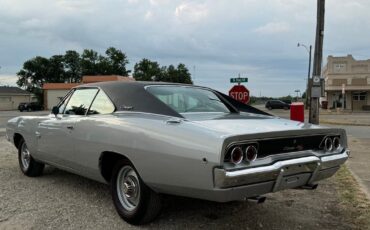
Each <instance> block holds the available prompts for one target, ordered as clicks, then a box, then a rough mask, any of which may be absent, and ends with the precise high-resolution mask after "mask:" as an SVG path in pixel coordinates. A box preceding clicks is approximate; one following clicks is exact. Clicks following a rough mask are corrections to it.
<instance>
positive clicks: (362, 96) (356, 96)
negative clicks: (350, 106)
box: [352, 92, 367, 101]
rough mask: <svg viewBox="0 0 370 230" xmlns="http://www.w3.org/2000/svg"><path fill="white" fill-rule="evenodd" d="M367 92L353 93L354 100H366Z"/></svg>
mask: <svg viewBox="0 0 370 230" xmlns="http://www.w3.org/2000/svg"><path fill="white" fill-rule="evenodd" d="M366 95H367V93H366V92H356V93H353V95H352V98H353V100H354V101H365V100H366Z"/></svg>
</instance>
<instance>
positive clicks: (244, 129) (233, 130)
mask: <svg viewBox="0 0 370 230" xmlns="http://www.w3.org/2000/svg"><path fill="white" fill-rule="evenodd" d="M182 115H183V116H184V117H185V118H186V119H188V120H189V121H190V122H192V123H193V124H194V125H196V126H201V127H203V128H206V129H209V130H213V131H215V132H218V133H222V134H223V135H243V134H254V133H266V132H281V131H293V130H297V131H298V130H306V129H319V128H322V127H320V126H317V125H312V124H309V123H303V122H297V121H291V120H287V119H282V118H279V117H274V116H265V115H257V114H250V113H240V114H195V113H194V114H182Z"/></svg>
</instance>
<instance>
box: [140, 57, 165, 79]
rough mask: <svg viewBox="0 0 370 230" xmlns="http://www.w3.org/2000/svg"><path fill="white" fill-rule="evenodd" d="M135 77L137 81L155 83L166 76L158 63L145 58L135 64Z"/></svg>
mask: <svg viewBox="0 0 370 230" xmlns="http://www.w3.org/2000/svg"><path fill="white" fill-rule="evenodd" d="M133 77H134V78H135V80H137V81H153V80H157V79H162V78H163V77H164V76H163V71H162V69H161V67H160V66H159V64H158V62H155V61H150V60H149V59H146V58H144V59H143V60H141V61H140V62H139V63H136V64H135V66H134V73H133Z"/></svg>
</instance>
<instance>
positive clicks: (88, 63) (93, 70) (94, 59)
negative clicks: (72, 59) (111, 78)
mask: <svg viewBox="0 0 370 230" xmlns="http://www.w3.org/2000/svg"><path fill="white" fill-rule="evenodd" d="M100 61H101V60H99V55H98V52H96V51H94V50H91V49H90V50H88V49H85V50H84V51H83V52H82V55H81V72H82V75H98V74H100V72H101V71H99V62H100Z"/></svg>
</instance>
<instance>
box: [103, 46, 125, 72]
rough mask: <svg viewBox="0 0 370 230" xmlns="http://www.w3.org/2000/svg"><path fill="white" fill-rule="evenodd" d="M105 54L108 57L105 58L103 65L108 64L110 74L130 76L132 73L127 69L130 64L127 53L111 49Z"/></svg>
mask: <svg viewBox="0 0 370 230" xmlns="http://www.w3.org/2000/svg"><path fill="white" fill-rule="evenodd" d="M105 54H106V55H107V57H106V58H103V63H104V62H106V63H107V64H108V65H106V66H107V67H108V68H107V69H106V72H108V73H109V74H115V75H122V76H128V74H129V73H130V72H131V71H130V70H127V69H126V65H127V64H128V63H129V62H128V59H127V56H126V54H125V53H123V52H122V51H121V50H118V49H116V48H114V47H109V48H108V49H107V50H106V51H105Z"/></svg>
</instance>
